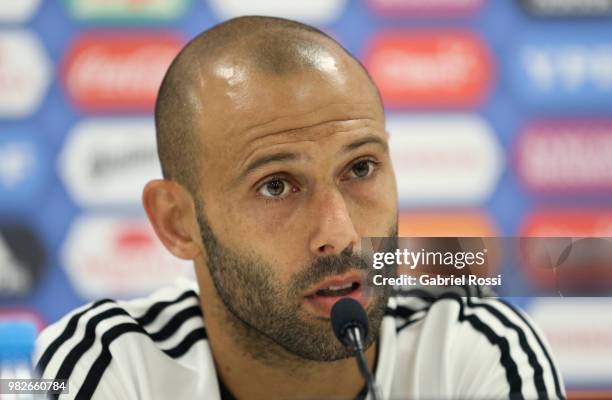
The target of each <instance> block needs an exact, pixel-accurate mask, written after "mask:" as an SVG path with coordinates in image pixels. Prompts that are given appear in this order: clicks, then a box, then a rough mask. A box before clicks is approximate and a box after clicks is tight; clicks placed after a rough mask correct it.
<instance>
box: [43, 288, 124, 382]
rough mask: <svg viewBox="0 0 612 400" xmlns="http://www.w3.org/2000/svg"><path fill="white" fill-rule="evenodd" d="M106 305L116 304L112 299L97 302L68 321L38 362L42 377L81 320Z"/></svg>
mask: <svg viewBox="0 0 612 400" xmlns="http://www.w3.org/2000/svg"><path fill="white" fill-rule="evenodd" d="M106 303H114V301H113V300H111V299H104V300H99V301H96V302H95V303H93V304H91V305H90V306H89V307H87V308H86V309H84V310H83V311H80V312H78V313H76V314H74V315H73V316H72V317H70V320H68V323H67V324H66V328H64V331H63V332H62V333H61V334H60V335H59V336H58V337H56V338H55V340H54V341H53V342H51V344H50V345H49V346H47V348H46V349H45V351H44V352H43V354H42V356H41V357H40V359H39V360H38V363H37V364H36V370H37V371H38V373H39V374H40V376H43V374H44V372H45V369H47V366H48V365H49V361H51V359H52V358H53V355H54V354H55V353H56V352H57V350H58V349H59V348H60V347H61V345H62V344H64V343H65V342H66V341H67V340H69V339H70V338H71V337H72V336H73V335H74V333H75V332H76V328H77V325H78V323H79V319H80V318H81V317H82V316H83V315H84V314H85V313H87V312H88V311H91V310H93V309H94V308H96V307H99V306H101V305H103V304H106Z"/></svg>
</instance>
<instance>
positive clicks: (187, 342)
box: [164, 328, 206, 358]
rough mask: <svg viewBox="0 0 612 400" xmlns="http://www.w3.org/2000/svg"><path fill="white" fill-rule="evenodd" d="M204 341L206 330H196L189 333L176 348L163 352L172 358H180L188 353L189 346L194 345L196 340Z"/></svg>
mask: <svg viewBox="0 0 612 400" xmlns="http://www.w3.org/2000/svg"><path fill="white" fill-rule="evenodd" d="M202 339H206V329H204V328H196V329H194V330H193V331H191V332H190V333H189V334H188V335H187V336H185V338H184V339H183V340H182V341H181V342H180V343H179V344H177V345H176V346H174V347H173V348H171V349H168V350H164V353H166V354H167V355H168V356H170V357H172V358H179V357H182V356H183V355H184V354H185V353H187V352H188V351H189V349H190V348H191V346H193V344H194V343H196V342H197V341H198V340H202Z"/></svg>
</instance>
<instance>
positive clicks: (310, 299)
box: [304, 271, 369, 318]
mask: <svg viewBox="0 0 612 400" xmlns="http://www.w3.org/2000/svg"><path fill="white" fill-rule="evenodd" d="M364 283H365V276H364V274H363V273H360V272H358V271H353V272H350V273H348V274H343V275H336V276H333V277H329V278H326V279H324V280H322V281H321V282H320V283H319V284H318V285H317V286H316V287H314V288H313V289H311V290H310V291H309V292H307V294H306V295H305V296H304V306H305V307H306V309H307V310H309V311H310V312H312V313H314V314H316V315H318V316H320V317H324V318H329V315H330V313H331V309H332V307H333V306H334V304H336V302H337V301H338V300H340V299H342V298H344V297H350V298H352V299H354V300H357V301H358V302H359V303H361V305H362V306H363V307H364V308H365V307H367V305H368V303H369V298H368V297H369V296H366V291H365V290H364V289H365V287H364Z"/></svg>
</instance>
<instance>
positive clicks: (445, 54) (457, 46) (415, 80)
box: [364, 31, 493, 107]
mask: <svg viewBox="0 0 612 400" xmlns="http://www.w3.org/2000/svg"><path fill="white" fill-rule="evenodd" d="M364 60H365V65H366V67H367V69H368V71H369V72H370V74H371V75H372V78H373V79H374V81H375V82H376V84H377V85H378V88H379V89H380V92H381V94H382V97H383V100H384V102H385V105H387V106H391V107H405V106H409V107H448V106H451V107H473V106H475V105H478V104H480V103H481V102H482V101H483V100H484V99H485V97H486V95H487V93H488V91H489V89H490V87H491V82H492V79H493V64H492V61H491V57H490V54H489V51H488V49H487V47H486V45H485V44H484V42H483V41H482V40H481V39H480V38H479V37H478V36H477V35H475V34H473V33H471V32H467V31H458V32H431V31H423V32H395V33H394V32H389V33H382V34H379V35H377V36H375V37H374V39H373V41H372V43H371V44H370V45H369V47H368V49H367V51H366V54H365V57H364Z"/></svg>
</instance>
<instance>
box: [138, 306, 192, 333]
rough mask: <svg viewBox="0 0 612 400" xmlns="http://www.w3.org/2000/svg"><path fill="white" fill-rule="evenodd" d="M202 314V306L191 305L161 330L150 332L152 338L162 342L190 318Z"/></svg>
mask: <svg viewBox="0 0 612 400" xmlns="http://www.w3.org/2000/svg"><path fill="white" fill-rule="evenodd" d="M197 316H202V310H201V309H200V306H199V305H197V306H191V307H188V308H186V309H184V310H182V311H180V312H178V313H176V314H175V315H174V316H173V317H172V318H171V319H170V321H168V322H167V323H166V325H164V326H163V327H162V328H161V329H160V330H159V331H157V332H155V333H152V334H150V335H149V336H151V339H153V340H154V341H156V342H161V341H163V340H166V339H168V338H169V337H170V336H172V335H173V334H174V333H176V332H177V331H178V330H179V328H180V327H181V325H182V324H183V323H184V322H185V321H187V320H188V319H190V318H193V317H197Z"/></svg>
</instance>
